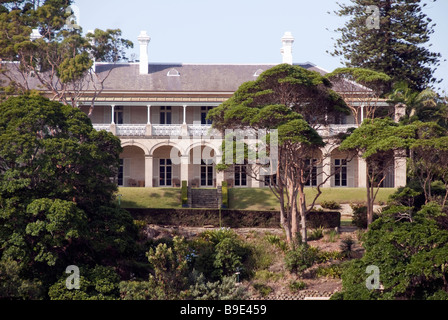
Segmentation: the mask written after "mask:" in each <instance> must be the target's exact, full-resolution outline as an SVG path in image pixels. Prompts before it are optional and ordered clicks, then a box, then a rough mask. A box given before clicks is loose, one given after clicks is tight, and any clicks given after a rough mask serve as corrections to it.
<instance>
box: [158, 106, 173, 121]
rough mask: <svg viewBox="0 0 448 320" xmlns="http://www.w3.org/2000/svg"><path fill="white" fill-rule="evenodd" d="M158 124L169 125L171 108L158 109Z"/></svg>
mask: <svg viewBox="0 0 448 320" xmlns="http://www.w3.org/2000/svg"><path fill="white" fill-rule="evenodd" d="M160 124H171V107H164V106H162V107H160Z"/></svg>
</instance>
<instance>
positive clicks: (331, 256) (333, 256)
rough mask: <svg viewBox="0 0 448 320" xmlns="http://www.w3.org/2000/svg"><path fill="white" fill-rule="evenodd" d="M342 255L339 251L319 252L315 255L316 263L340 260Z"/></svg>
mask: <svg viewBox="0 0 448 320" xmlns="http://www.w3.org/2000/svg"><path fill="white" fill-rule="evenodd" d="M343 258H344V254H343V253H342V252H340V251H319V252H318V254H317V262H318V263H325V262H329V261H333V260H342V259H343Z"/></svg>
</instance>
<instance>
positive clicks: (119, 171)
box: [117, 159, 124, 186]
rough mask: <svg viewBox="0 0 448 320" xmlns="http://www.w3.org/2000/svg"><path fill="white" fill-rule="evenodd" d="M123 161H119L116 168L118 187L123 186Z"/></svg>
mask: <svg viewBox="0 0 448 320" xmlns="http://www.w3.org/2000/svg"><path fill="white" fill-rule="evenodd" d="M123 173H124V160H123V159H120V166H119V167H118V179H117V180H118V185H119V186H123V183H124V181H123V176H124V175H123Z"/></svg>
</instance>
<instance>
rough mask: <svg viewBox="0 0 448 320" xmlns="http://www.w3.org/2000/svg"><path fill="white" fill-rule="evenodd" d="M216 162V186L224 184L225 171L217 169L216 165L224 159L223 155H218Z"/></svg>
mask: <svg viewBox="0 0 448 320" xmlns="http://www.w3.org/2000/svg"><path fill="white" fill-rule="evenodd" d="M215 159H216V160H215V161H216V162H215V171H216V173H215V175H216V187H221V186H222V182H223V181H224V171H218V170H217V169H216V165H218V164H220V163H221V161H222V157H221V156H216V158H215Z"/></svg>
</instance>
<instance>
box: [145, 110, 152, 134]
mask: <svg viewBox="0 0 448 320" xmlns="http://www.w3.org/2000/svg"><path fill="white" fill-rule="evenodd" d="M146 107H147V108H148V111H147V116H148V121H147V123H146V136H147V137H148V136H152V124H151V105H150V104H148V105H147V106H146Z"/></svg>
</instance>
